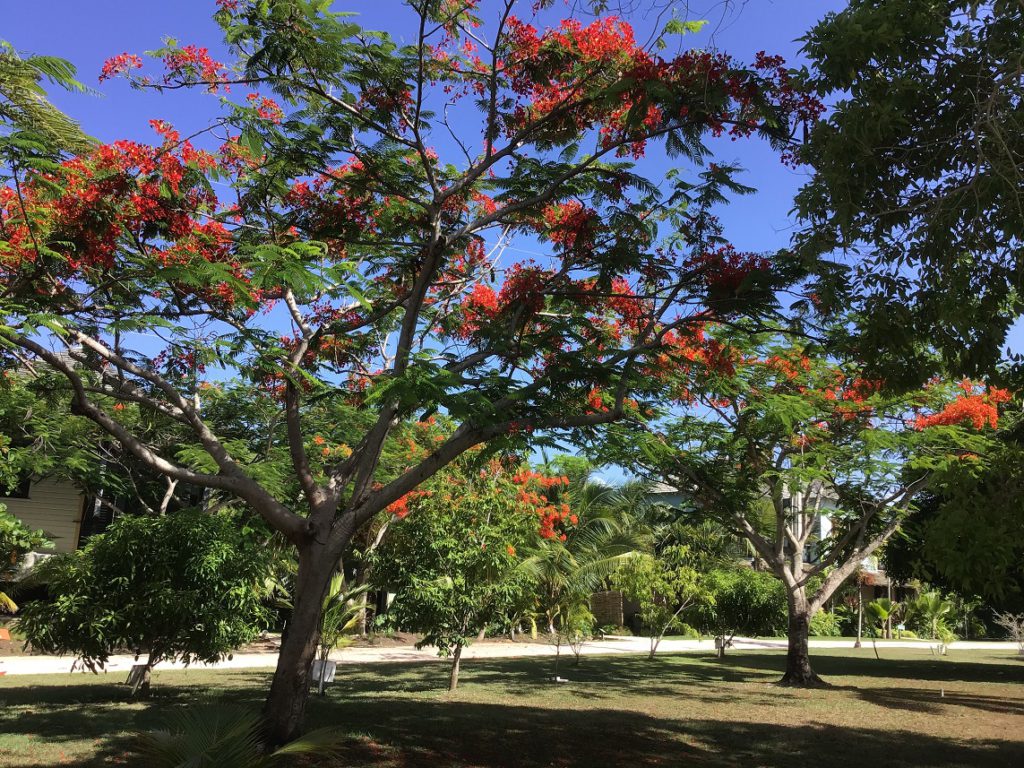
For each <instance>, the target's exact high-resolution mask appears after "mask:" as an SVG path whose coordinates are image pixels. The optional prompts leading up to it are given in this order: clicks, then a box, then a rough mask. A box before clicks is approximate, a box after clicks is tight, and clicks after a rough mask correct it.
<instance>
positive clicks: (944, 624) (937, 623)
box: [907, 589, 956, 654]
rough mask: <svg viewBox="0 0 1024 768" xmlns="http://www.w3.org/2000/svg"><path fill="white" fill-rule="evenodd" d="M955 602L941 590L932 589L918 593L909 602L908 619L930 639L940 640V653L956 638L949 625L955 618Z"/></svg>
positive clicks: (943, 652)
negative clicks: (950, 620) (951, 619)
mask: <svg viewBox="0 0 1024 768" xmlns="http://www.w3.org/2000/svg"><path fill="white" fill-rule="evenodd" d="M954 608H955V606H954V604H953V601H952V600H949V599H947V598H946V596H945V595H943V594H942V593H941V592H940V591H939V590H937V589H932V590H929V591H928V592H925V593H924V594H921V595H918V596H917V597H916V598H914V600H912V601H911V602H910V603H908V604H907V621H908V622H910V623H911V624H913V625H915V626H916V627H917V628H918V629H919V630H920V631H921V632H922V633H923V634H924V636H925V637H927V638H928V639H929V640H936V641H938V650H939V653H940V654H945V652H946V646H948V645H949V644H950V643H951V642H953V640H955V639H956V635H954V634H953V630H952V629H951V628H950V626H949V619H950V618H953V611H954Z"/></svg>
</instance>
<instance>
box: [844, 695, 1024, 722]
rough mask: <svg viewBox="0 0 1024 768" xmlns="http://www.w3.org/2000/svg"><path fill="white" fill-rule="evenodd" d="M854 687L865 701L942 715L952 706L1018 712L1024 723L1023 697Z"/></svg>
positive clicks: (1006, 712)
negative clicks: (1012, 697)
mask: <svg viewBox="0 0 1024 768" xmlns="http://www.w3.org/2000/svg"><path fill="white" fill-rule="evenodd" d="M853 690H855V692H856V694H857V696H858V697H859V698H860V699H862V700H863V701H866V702H868V703H870V704H877V705H878V706H882V707H887V708H889V709H903V710H910V711H913V712H927V713H929V714H935V715H941V714H947V713H948V707H967V708H969V709H977V710H981V711H983V712H991V713H992V714H997V715H1016V716H1019V717H1021V718H1022V719H1021V722H1022V723H1024V700H1022V699H1010V698H1006V697H1003V696H981V695H977V694H973V693H964V692H961V691H939V690H934V689H921V688H861V689H853Z"/></svg>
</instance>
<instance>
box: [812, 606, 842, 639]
mask: <svg viewBox="0 0 1024 768" xmlns="http://www.w3.org/2000/svg"><path fill="white" fill-rule="evenodd" d="M811 634H812V635H813V636H815V637H842V634H843V630H842V623H841V621H840V617H839V616H837V615H836V614H834V613H832V612H831V611H818V612H817V613H816V614H814V615H813V616H812V617H811Z"/></svg>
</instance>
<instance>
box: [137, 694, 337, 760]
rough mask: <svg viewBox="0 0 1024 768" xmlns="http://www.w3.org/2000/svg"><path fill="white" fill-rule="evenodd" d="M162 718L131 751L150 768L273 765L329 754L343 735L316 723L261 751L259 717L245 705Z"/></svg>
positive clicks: (191, 710) (193, 710)
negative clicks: (162, 724) (162, 722)
mask: <svg viewBox="0 0 1024 768" xmlns="http://www.w3.org/2000/svg"><path fill="white" fill-rule="evenodd" d="M168 721H169V722H168V725H167V727H166V728H162V729H160V730H157V731H152V732H149V733H143V734H140V735H139V739H138V746H137V747H136V751H137V752H138V753H139V754H140V756H141V757H143V758H144V759H145V765H147V766H150V767H151V768H274V766H279V765H284V764H285V763H284V761H285V759H287V758H289V757H293V756H295V755H302V754H313V753H316V754H330V753H332V752H334V751H335V750H336V749H337V746H338V745H339V744H340V742H341V741H342V740H343V738H344V734H343V733H341V732H339V731H337V730H335V729H328V728H321V729H318V730H315V731H310V732H309V733H307V734H306V735H305V736H303V737H302V738H300V739H297V740H295V741H292V742H289V743H288V744H286V745H285V746H283V747H281V748H280V749H278V750H276V751H274V752H270V753H267V752H264V751H263V740H262V729H263V723H262V721H261V720H260V718H259V716H258V715H257V714H256V713H255V712H252V711H250V710H247V709H239V708H234V707H223V706H217V707H189V708H188V709H185V710H182V711H180V712H175V713H174V714H173V715H171V716H170V717H169V718H168ZM289 764H290V763H289Z"/></svg>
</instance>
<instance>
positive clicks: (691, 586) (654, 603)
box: [611, 545, 709, 659]
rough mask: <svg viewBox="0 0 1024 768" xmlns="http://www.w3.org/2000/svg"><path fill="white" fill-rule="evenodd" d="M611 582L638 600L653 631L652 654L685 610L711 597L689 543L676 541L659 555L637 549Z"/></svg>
mask: <svg viewBox="0 0 1024 768" xmlns="http://www.w3.org/2000/svg"><path fill="white" fill-rule="evenodd" d="M611 583H612V585H613V586H614V587H615V588H616V589H619V590H621V591H622V592H623V593H624V594H625V595H628V596H629V597H630V598H631V599H633V600H635V601H636V602H637V603H638V604H639V606H640V618H641V620H642V621H643V624H644V627H646V628H647V631H648V632H650V637H651V650H650V655H649V657H650V658H652V659H653V658H654V654H655V653H656V652H657V650H658V645H659V644H660V643H661V640H662V638H664V637H665V635H666V633H668V632H669V630H671V629H673V628H675V627H678V626H680V625H681V624H682V621H681V618H680V617H681V616H682V614H683V612H684V611H686V610H687V609H688V608H690V607H691V606H693V605H694V604H695V603H697V602H699V601H702V600H707V599H709V594H708V591H707V588H706V586H705V585H704V582H703V574H701V573H700V572H699V571H698V570H697V569H696V568H695V567H694V563H693V558H691V557H690V554H689V551H688V550H687V548H686V547H684V546H680V545H673V546H671V547H667V548H665V549H663V550H662V551H661V552H659V553H658V554H657V555H651V554H648V553H638V554H636V555H634V556H633V557H631V558H629V559H628V560H626V561H625V562H624V563H623V564H622V565H621V566H620V567H619V569H618V570H617V571H616V572H615V573H614V574H612V578H611Z"/></svg>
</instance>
